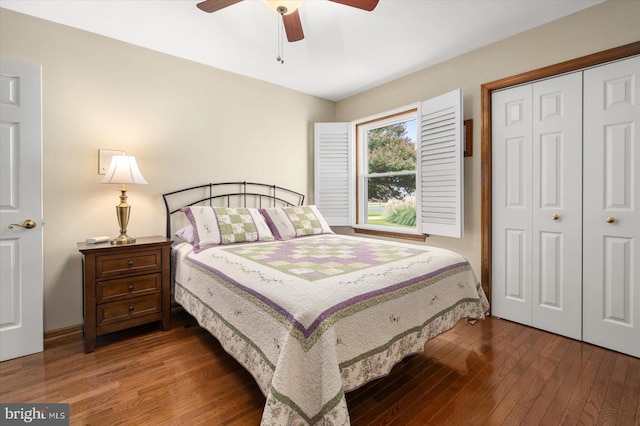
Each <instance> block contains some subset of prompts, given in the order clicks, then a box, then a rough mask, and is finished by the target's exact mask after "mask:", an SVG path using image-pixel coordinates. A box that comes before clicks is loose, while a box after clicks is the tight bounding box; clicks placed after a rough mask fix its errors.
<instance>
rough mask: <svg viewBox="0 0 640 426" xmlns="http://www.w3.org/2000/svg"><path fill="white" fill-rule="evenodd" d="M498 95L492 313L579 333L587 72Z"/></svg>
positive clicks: (564, 332) (576, 335)
mask: <svg viewBox="0 0 640 426" xmlns="http://www.w3.org/2000/svg"><path fill="white" fill-rule="evenodd" d="M492 97H493V101H492V110H493V117H492V123H493V128H492V147H493V165H492V168H493V172H492V173H493V179H492V182H493V189H492V196H493V206H492V210H493V211H492V216H493V223H492V229H493V235H492V245H493V256H492V258H493V270H492V274H493V280H492V288H493V290H492V291H493V293H492V313H493V315H495V316H498V317H502V318H505V319H509V320H512V321H516V322H520V323H522V324H527V325H532V326H534V327H538V328H542V329H544V330H548V331H552V332H554V333H558V334H562V335H565V336H569V337H572V338H575V339H580V338H581V337H582V318H581V307H582V299H581V293H582V282H581V278H582V277H581V271H582V263H581V256H580V254H581V250H582V240H581V235H582V214H581V211H582V210H581V205H582V186H581V185H582V112H581V109H582V74H581V73H574V74H569V75H566V76H562V77H556V78H553V79H549V80H545V81H541V82H536V83H533V84H529V85H525V86H521V87H516V88H512V89H508V90H505V91H502V92H497V93H494V94H493V96H492Z"/></svg>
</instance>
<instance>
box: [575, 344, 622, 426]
mask: <svg viewBox="0 0 640 426" xmlns="http://www.w3.org/2000/svg"><path fill="white" fill-rule="evenodd" d="M615 360H616V353H615V352H611V351H607V352H605V354H604V357H603V358H602V362H601V363H600V368H599V369H598V373H597V374H596V377H595V379H594V381H593V384H592V385H591V391H590V392H589V396H588V397H587V401H586V403H585V405H584V409H583V410H582V414H581V415H580V419H579V420H578V421H579V422H580V423H582V424H596V423H597V421H598V419H599V418H600V412H601V411H602V406H603V403H604V396H605V394H606V391H607V387H608V386H609V380H610V378H611V374H612V371H613V367H614V364H615Z"/></svg>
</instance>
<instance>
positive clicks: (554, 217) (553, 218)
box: [551, 214, 560, 220]
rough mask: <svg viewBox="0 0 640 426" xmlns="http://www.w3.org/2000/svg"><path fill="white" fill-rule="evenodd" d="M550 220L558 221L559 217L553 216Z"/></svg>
mask: <svg viewBox="0 0 640 426" xmlns="http://www.w3.org/2000/svg"><path fill="white" fill-rule="evenodd" d="M551 219H552V220H558V219H560V216H558V215H557V214H554V215H553V216H551Z"/></svg>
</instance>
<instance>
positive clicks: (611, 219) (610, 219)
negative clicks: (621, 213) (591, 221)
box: [605, 216, 616, 223]
mask: <svg viewBox="0 0 640 426" xmlns="http://www.w3.org/2000/svg"><path fill="white" fill-rule="evenodd" d="M605 221H606V222H607V223H613V222H615V221H616V220H615V219H614V218H612V217H611V216H609V217H608V218H606V219H605Z"/></svg>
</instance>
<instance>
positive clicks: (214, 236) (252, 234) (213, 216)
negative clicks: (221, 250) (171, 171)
mask: <svg viewBox="0 0 640 426" xmlns="http://www.w3.org/2000/svg"><path fill="white" fill-rule="evenodd" d="M182 211H183V212H184V213H185V214H186V215H187V218H188V219H189V222H190V223H191V225H192V226H193V231H194V232H193V233H194V242H193V245H194V250H195V251H196V252H199V251H202V250H204V249H206V248H208V247H211V246H216V245H220V244H234V243H244V242H250V241H273V240H274V239H275V238H274V236H273V234H272V233H271V230H270V229H269V226H268V225H267V224H266V222H265V220H264V217H262V215H261V214H260V212H259V211H258V209H255V208H244V207H239V208H232V207H210V206H191V207H184V208H183V209H182Z"/></svg>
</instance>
